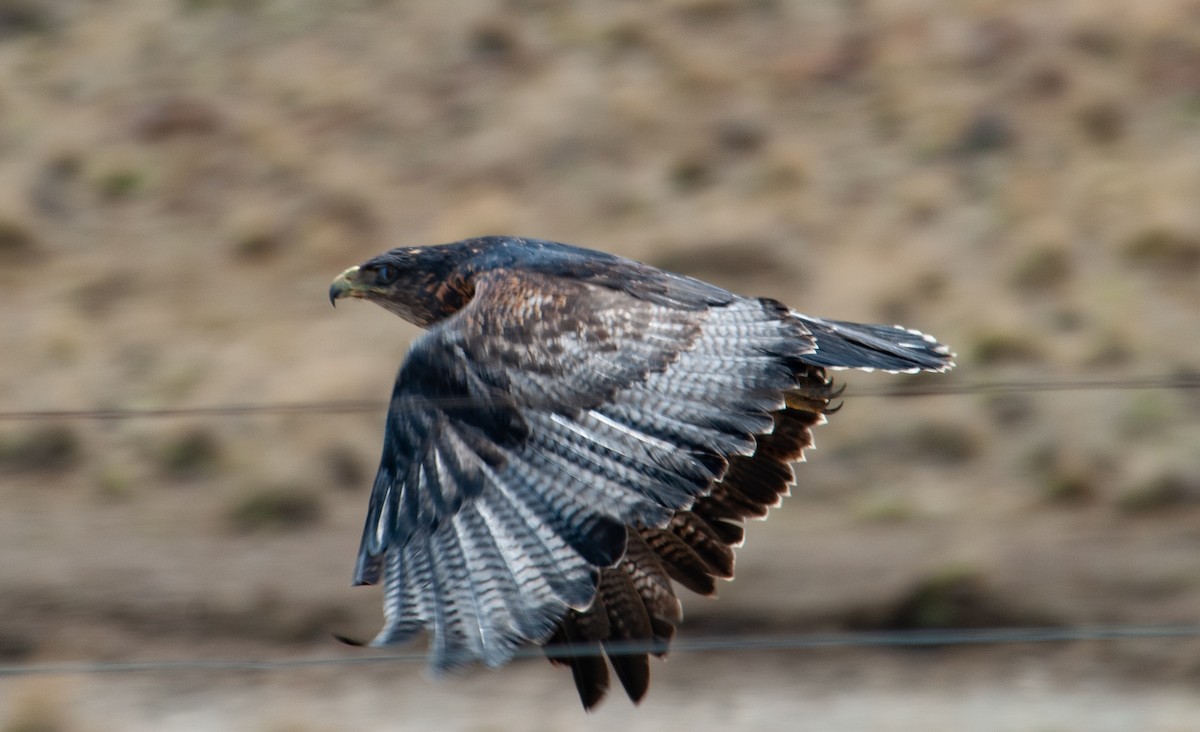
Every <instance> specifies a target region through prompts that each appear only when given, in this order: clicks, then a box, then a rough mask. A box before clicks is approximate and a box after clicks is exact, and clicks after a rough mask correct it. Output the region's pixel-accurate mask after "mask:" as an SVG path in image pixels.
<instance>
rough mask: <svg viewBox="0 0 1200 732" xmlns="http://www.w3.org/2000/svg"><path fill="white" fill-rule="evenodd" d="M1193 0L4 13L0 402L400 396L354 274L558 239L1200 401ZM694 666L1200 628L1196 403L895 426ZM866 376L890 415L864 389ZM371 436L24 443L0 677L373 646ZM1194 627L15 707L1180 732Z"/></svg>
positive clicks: (224, 686)
mask: <svg viewBox="0 0 1200 732" xmlns="http://www.w3.org/2000/svg"><path fill="white" fill-rule="evenodd" d="M1197 151H1200V8H1198V6H1197V5H1196V4H1195V3H1193V2H1185V1H1183V0H1179V1H1172V0H1150V1H1148V2H1141V3H1136V4H1135V3H1124V2H1088V3H1083V2H1066V1H1063V2H1049V1H1046V0H1043V1H1032V2H1024V3H1008V2H1000V0H980V1H977V2H921V1H917V0H876V1H875V2H869V1H865V0H854V1H849V2H832V1H830V2H824V1H814V2H806V3H788V2H783V1H782V0H748V1H746V2H739V1H737V0H669V1H668V2H663V3H659V4H649V3H644V4H643V3H631V2H599V1H594V2H582V3H567V2H562V1H560V0H508V1H500V0H496V1H494V2H472V3H459V4H450V3H415V2H400V1H398V0H393V1H389V0H354V1H352V2H346V3H339V4H336V5H335V4H333V3H325V2H318V1H317V0H292V1H291V2H284V1H283V0H176V1H175V2H157V1H153V2H152V1H151V0H106V1H105V2H86V1H85V0H58V1H53V2H52V1H51V0H0V312H2V313H3V317H2V318H0V353H2V354H3V356H2V357H0V358H2V361H0V411H4V412H5V413H9V412H14V411H20V410H43V409H68V410H70V409H78V408H173V407H189V406H204V405H212V404H239V403H251V402H253V403H258V402H296V401H312V400H329V399H353V400H380V401H382V399H383V398H384V397H385V396H386V394H387V393H388V390H389V388H390V384H391V380H392V378H393V376H394V373H395V369H396V367H397V365H398V363H399V361H400V359H401V358H402V356H403V353H404V350H405V347H406V344H407V342H408V341H409V340H410V339H411V338H412V337H413V336H414V335H415V334H416V331H415V330H414V329H413V328H411V327H409V326H407V325H405V324H403V323H400V322H399V321H397V320H396V319H395V318H394V317H393V316H391V315H389V314H387V313H385V312H384V311H382V310H380V309H378V308H371V307H359V306H355V305H354V304H351V306H349V307H345V308H339V309H338V310H336V311H335V310H332V309H330V308H329V306H328V303H327V301H326V297H325V292H326V288H327V286H328V282H329V280H330V279H331V278H332V277H333V276H334V275H335V274H336V273H337V272H340V271H341V270H342V269H343V268H344V267H346V266H348V265H350V264H354V263H357V262H359V261H361V260H363V259H365V258H367V257H368V256H370V255H372V254H374V253H376V252H378V251H381V250H383V249H385V248H387V247H389V246H393V245H399V244H415V243H434V242H440V241H449V240H453V239H456V238H461V237H464V236H470V235H477V234H485V233H514V234H525V235H530V236H539V237H544V238H551V239H558V240H562V241H569V242H573V243H578V244H582V245H587V246H592V247H596V248H601V249H606V250H609V251H613V252H615V253H619V254H623V255H626V256H632V257H635V258H640V259H644V260H646V261H649V262H652V263H655V264H659V265H661V266H666V267H669V268H672V269H676V270H681V271H685V272H688V273H692V274H696V275H698V276H702V277H705V278H708V279H712V280H715V281H717V282H718V283H720V284H723V285H725V286H727V287H730V288H731V289H735V290H738V291H741V292H745V293H750V294H761V295H769V296H772V297H777V298H780V299H782V300H784V301H786V302H788V303H789V304H791V305H792V306H794V307H796V308H798V309H800V310H803V311H806V312H812V313H814V314H820V315H829V316H835V317H838V318H843V319H857V320H869V321H879V320H882V321H887V322H903V323H905V324H906V325H910V326H913V327H919V328H921V329H922V330H925V331H928V332H931V333H935V334H937V335H938V336H939V337H940V338H941V339H943V340H944V341H946V342H948V343H950V344H952V345H953V346H954V347H955V348H956V350H957V351H958V353H959V359H958V361H959V369H958V370H957V371H956V372H955V373H954V374H952V375H949V376H945V377H936V378H930V379H929V380H928V381H922V382H920V383H927V384H930V385H933V384H941V383H946V384H971V383H979V382H987V381H995V380H1011V381H1045V380H1051V379H1077V378H1089V379H1121V378H1126V377H1131V376H1146V375H1174V376H1179V375H1182V376H1189V375H1190V376H1193V377H1194V376H1195V375H1196V374H1197V373H1200V324H1198V322H1197V318H1196V313H1197V311H1198V310H1200V207H1198V206H1197V205H1196V201H1197V199H1198V194H1200V153H1198V152H1197ZM905 379H908V380H909V382H911V381H912V379H911V377H885V376H881V375H869V374H846V375H845V376H844V380H845V381H846V382H847V383H848V384H849V389H848V391H847V395H846V396H847V403H846V408H845V409H844V410H843V412H841V413H840V414H838V415H837V416H836V418H835V419H834V420H833V422H832V423H831V424H830V425H828V426H827V427H824V428H822V429H821V431H820V433H819V434H818V436H817V439H818V443H819V445H820V446H821V448H822V449H820V450H818V451H816V452H815V453H813V454H812V455H811V460H810V462H809V463H807V464H805V465H803V466H800V468H799V473H798V474H799V477H800V486H799V488H798V489H797V490H796V492H795V495H794V496H793V497H792V498H791V499H789V500H788V502H787V503H786V504H785V506H784V507H783V508H781V509H780V510H778V511H776V512H775V513H774V514H773V516H772V518H771V520H770V521H769V522H766V523H762V524H755V525H753V526H751V529H750V534H749V541H748V543H747V546H746V547H745V548H744V549H743V550H742V551H741V552H740V554H739V576H738V581H737V582H736V583H734V584H731V585H728V586H726V587H724V588H722V597H721V599H720V600H718V601H716V602H710V601H700V600H696V601H689V602H688V603H687V613H688V620H687V622H686V623H685V636H684V637H687V635H688V634H690V635H691V636H692V637H698V636H710V635H725V634H736V633H742V634H746V633H763V632H779V633H795V632H840V631H846V630H869V629H880V628H910V627H926V626H949V627H992V626H997V625H1000V626H1030V625H1036V626H1043V625H1055V626H1065V625H1078V624H1093V623H1095V624H1108V623H1133V624H1151V623H1193V622H1196V621H1197V619H1200V528H1198V527H1200V457H1198V455H1200V454H1198V453H1197V451H1196V449H1195V446H1196V444H1197V443H1198V442H1200V419H1198V417H1200V399H1198V398H1197V396H1196V394H1195V392H1194V391H1188V390H1155V389H1145V390H1088V391H1071V392H1047V393H1020V394H1007V395H996V394H993V395H978V394H975V395H971V394H968V395H953V396H938V397H925V398H912V399H894V398H890V399H889V398H883V397H878V396H870V395H868V394H866V393H865V392H867V391H869V390H870V389H874V388H876V387H880V386H885V385H892V384H898V383H909V382H905ZM856 391H858V395H857V396H856V394H855V392H856ZM381 420H382V414H381V413H361V414H291V415H282V416H281V415H256V416H191V417H174V418H159V419H148V418H146V419H130V420H107V421H106V420H93V419H83V418H66V417H64V418H60V419H54V420H44V419H43V420H17V419H10V418H6V419H4V420H3V421H0V556H2V557H3V561H2V562H0V666H4V667H5V668H8V667H9V666H10V665H23V664H41V663H53V662H67V661H89V662H91V661H105V662H107V661H117V662H120V661H155V660H177V659H194V658H200V659H230V658H234V659H285V658H327V657H334V656H346V657H353V658H358V657H362V656H363V655H366V653H365V652H360V651H358V650H355V649H348V648H343V647H341V646H340V645H338V644H337V643H335V642H334V641H333V640H332V639H331V638H330V634H331V633H335V632H336V633H346V634H349V635H354V636H368V635H370V634H371V633H372V632H373V631H374V629H375V628H376V627H377V625H378V623H379V609H378V603H379V598H378V593H377V592H376V591H372V590H370V589H351V588H350V587H349V586H348V581H349V570H350V567H351V560H352V558H353V555H354V551H355V549H356V545H357V540H358V532H359V529H360V521H361V517H362V511H363V509H364V507H365V503H366V493H367V488H368V485H369V481H370V478H371V474H372V470H373V461H374V460H375V458H376V451H377V449H378V444H379V442H380V429H381ZM1198 686H1200V641H1197V640H1196V639H1190V640H1189V639H1183V640H1180V639H1175V640H1138V641H1104V642H1099V641H1093V642H1077V643H1069V644H1055V645H1050V644H1047V645H1016V646H980V647H971V648H963V649H956V650H944V649H943V650H932V649H924V650H907V651H902V650H886V649H858V650H853V649H821V650H812V649H810V650H804V651H772V652H759V651H755V652H747V651H740V652H734V651H725V652H713V653H695V652H689V653H677V654H675V655H674V656H672V658H671V659H670V661H668V662H667V663H665V664H658V665H657V667H656V668H655V681H654V684H653V687H652V690H651V694H650V696H649V698H648V699H647V701H646V702H645V703H644V704H643V705H642V706H641V707H640V708H636V709H635V708H633V707H631V706H630V705H628V704H627V703H626V702H625V701H624V700H622V699H620V698H613V699H611V700H609V702H608V703H606V704H605V705H604V706H603V707H602V708H601V709H600V711H599V712H598V713H596V714H594V715H590V716H585V715H583V714H582V713H581V712H580V711H579V710H578V707H577V704H578V703H577V701H576V700H575V698H574V696H573V692H572V691H571V689H570V683H569V680H568V678H567V677H566V676H565V675H564V674H563V673H562V672H561V671H557V670H555V669H552V668H550V667H549V665H548V664H545V663H544V662H540V661H539V662H521V663H516V664H514V665H512V666H510V667H508V668H505V669H504V670H502V671H493V672H484V671H480V672H473V673H470V674H468V675H467V676H465V677H464V678H455V679H450V680H447V681H444V682H441V683H436V684H435V683H433V682H431V681H429V680H428V679H426V678H425V677H424V676H423V675H422V673H421V671H420V669H419V667H418V665H417V664H411V663H410V664H388V665H378V666H347V667H316V668H311V667H306V668H302V669H286V670H285V669H278V670H274V671H269V672H268V671H237V670H228V669H225V670H211V669H210V670H191V671H184V670H177V671H162V670H159V671H156V672H142V673H124V674H116V673H114V674H106V675H102V674H66V673H54V674H44V675H36V676H35V675H7V676H0V732H17V731H18V730H23V731H26V732H28V731H29V730H117V729H147V730H151V729H153V730H160V729H180V730H183V729H234V728H236V729H252V730H334V729H337V730H342V729H364V730H365V729H395V728H401V729H426V728H437V729H470V730H493V729H507V728H513V729H547V730H550V729H569V728H580V729H584V728H605V729H610V728H613V727H622V728H628V729H642V728H647V729H649V728H655V729H658V728H662V727H663V725H664V724H670V725H672V726H673V727H674V726H679V727H681V728H682V727H687V726H693V727H697V728H703V727H712V726H718V725H719V726H721V727H723V728H734V729H737V728H747V729H763V728H773V729H774V728H789V729H813V730H861V729H871V730H935V729H938V730H940V729H944V730H963V729H971V730H1044V731H1046V732H1050V731H1058V730H1089V731H1091V730H1114V731H1115V730H1133V729H1137V730H1172V731H1175V730H1179V731H1183V730H1192V729H1197V728H1200V722H1197V721H1196V720H1200V695H1198V694H1197V689H1198Z"/></svg>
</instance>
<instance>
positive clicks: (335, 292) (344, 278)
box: [329, 266, 364, 307]
mask: <svg viewBox="0 0 1200 732" xmlns="http://www.w3.org/2000/svg"><path fill="white" fill-rule="evenodd" d="M339 297H364V295H363V291H362V285H361V284H360V283H359V281H358V267H357V266H354V267H351V268H350V269H348V270H346V271H345V272H343V273H341V274H340V275H338V276H337V278H336V279H335V280H334V281H333V284H331V285H330V286H329V304H330V305H333V306H334V307H337V301H338V298H339Z"/></svg>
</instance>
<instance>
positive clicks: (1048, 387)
mask: <svg viewBox="0 0 1200 732" xmlns="http://www.w3.org/2000/svg"><path fill="white" fill-rule="evenodd" d="M1159 389H1170V390H1200V374H1196V375H1182V376H1181V375H1175V376H1162V375H1160V376H1137V377H1127V378H1122V379H1050V380H1046V381H985V382H975V383H966V384H957V383H954V382H952V381H949V382H943V381H939V382H936V383H923V382H921V383H916V384H909V385H898V386H878V387H875V386H869V385H867V386H857V387H853V388H850V389H847V391H846V396H848V397H849V398H852V399H859V398H864V397H868V398H870V397H873V398H888V399H903V398H914V397H938V396H961V395H970V394H983V395H989V394H991V395H995V394H1020V393H1038V392H1069V391H1138V390H1159ZM421 401H422V406H421V407H420V408H422V409H423V408H427V407H429V406H440V407H445V408H454V407H469V406H475V405H476V404H478V403H479V400H476V399H458V398H440V399H439V398H426V399H422V400H421ZM387 407H388V404H387V402H383V401H378V400H365V399H331V400H319V401H305V402H273V403H272V402H259V403H238V404H213V405H208V406H196V407H161V408H160V407H152V408H137V407H99V408H85V409H31V410H8V411H0V421H3V422H18V421H36V420H64V419H91V420H101V421H103V420H128V419H162V418H172V417H248V416H256V415H293V414H355V413H369V412H382V411H384V410H385V409H387Z"/></svg>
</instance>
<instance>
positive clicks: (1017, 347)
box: [971, 331, 1042, 366]
mask: <svg viewBox="0 0 1200 732" xmlns="http://www.w3.org/2000/svg"><path fill="white" fill-rule="evenodd" d="M971 357H972V359H973V360H974V361H975V362H976V363H977V364H979V365H980V366H996V365H1000V364H1005V363H1036V362H1038V361H1041V360H1042V349H1041V348H1040V347H1039V346H1038V344H1037V342H1036V341H1034V339H1033V337H1032V336H1030V335H1028V334H1025V333H1007V332H1002V331H993V332H990V333H983V334H980V335H978V336H976V338H975V342H974V343H973V344H971Z"/></svg>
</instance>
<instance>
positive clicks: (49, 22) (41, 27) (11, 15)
mask: <svg viewBox="0 0 1200 732" xmlns="http://www.w3.org/2000/svg"><path fill="white" fill-rule="evenodd" d="M51 7H53V5H52V3H50V2H37V1H36V0H0V41H3V40H4V39H6V38H13V37H16V36H21V35H25V34H29V33H45V32H46V31H49V30H51V29H52V28H53V27H54V23H55V21H56V18H55V17H54V14H53V13H52V12H51V10H50V9H51Z"/></svg>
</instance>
